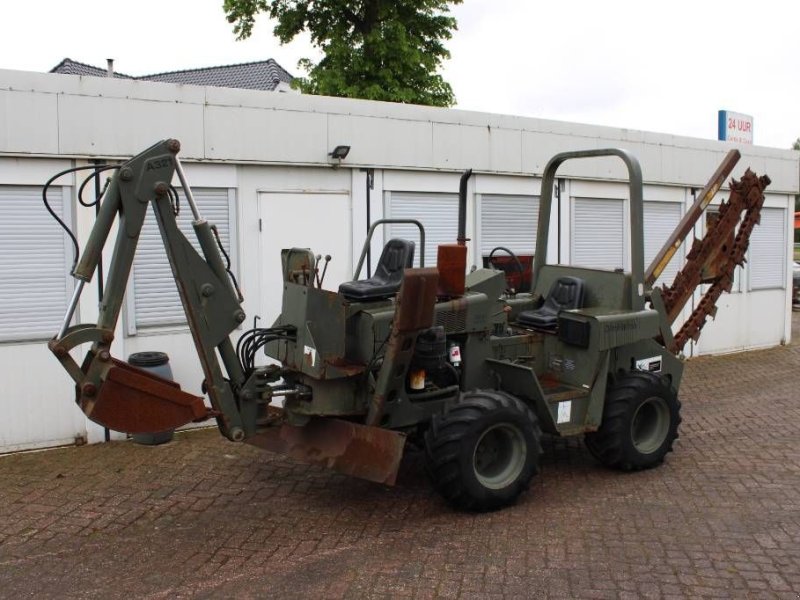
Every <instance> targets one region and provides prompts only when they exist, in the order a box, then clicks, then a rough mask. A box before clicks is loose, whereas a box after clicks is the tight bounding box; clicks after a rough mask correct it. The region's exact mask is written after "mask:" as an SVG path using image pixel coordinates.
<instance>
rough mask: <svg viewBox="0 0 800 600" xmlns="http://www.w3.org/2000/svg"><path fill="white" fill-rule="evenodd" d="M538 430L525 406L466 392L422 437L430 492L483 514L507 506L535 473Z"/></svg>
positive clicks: (498, 394) (486, 393) (488, 393)
mask: <svg viewBox="0 0 800 600" xmlns="http://www.w3.org/2000/svg"><path fill="white" fill-rule="evenodd" d="M541 453H542V447H541V430H540V428H539V422H538V420H537V419H536V416H535V415H534V414H533V412H532V411H531V409H530V408H528V407H527V406H526V405H525V404H524V403H523V402H522V401H520V400H518V399H517V398H515V397H514V396H511V395H509V394H506V393H504V392H498V391H490V390H478V391H474V392H467V393H465V394H463V395H462V396H461V401H460V402H459V403H458V404H456V405H455V406H453V407H452V408H450V409H449V410H448V411H447V412H445V414H443V415H441V416H434V417H433V419H432V420H431V426H430V428H429V429H428V431H427V432H426V433H425V455H426V459H427V467H428V473H429V475H430V477H431V481H432V482H433V486H434V488H436V490H437V491H438V492H439V493H440V494H441V495H442V496H443V497H444V499H445V500H446V501H447V502H448V503H449V504H451V505H452V506H454V507H456V508H459V509H464V510H473V511H487V510H494V509H498V508H501V507H503V506H507V505H509V504H512V503H513V502H515V501H516V500H517V498H518V497H519V495H520V494H521V493H522V492H524V491H525V490H526V489H527V488H528V485H529V483H530V480H531V479H532V478H533V476H534V475H535V474H536V473H537V472H538V470H539V456H540V455H541Z"/></svg>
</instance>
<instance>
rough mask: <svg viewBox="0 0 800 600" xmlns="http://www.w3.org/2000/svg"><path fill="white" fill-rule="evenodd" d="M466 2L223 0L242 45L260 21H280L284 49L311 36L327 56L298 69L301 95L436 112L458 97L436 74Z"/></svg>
mask: <svg viewBox="0 0 800 600" xmlns="http://www.w3.org/2000/svg"><path fill="white" fill-rule="evenodd" d="M461 1H462V0H224V5H223V8H224V10H225V14H226V16H227V19H228V22H229V23H232V24H233V32H234V33H235V34H236V36H237V39H245V38H247V37H249V36H250V34H251V33H252V31H253V26H254V24H255V17H256V15H258V14H259V13H265V14H267V15H269V16H270V17H272V18H273V19H275V20H276V21H277V24H276V25H275V28H274V30H273V32H274V34H275V36H276V37H277V38H278V39H279V40H280V41H281V43H287V42H290V41H291V40H292V39H294V37H295V36H296V35H298V34H299V33H301V32H303V31H308V32H309V34H310V35H311V42H312V44H314V46H315V47H317V48H319V49H320V50H321V51H322V53H323V58H322V59H321V60H320V61H319V62H318V63H314V62H312V61H311V60H309V59H307V58H304V59H302V60H301V61H300V62H299V66H300V67H302V68H303V69H305V70H306V72H307V77H302V78H298V79H296V80H295V82H296V83H295V86H296V87H298V88H299V89H300V91H302V92H304V93H309V94H322V95H326V96H345V97H350V98H366V99H369V100H386V101H390V102H405V103H412V104H427V105H432V106H451V105H452V104H453V103H454V102H455V97H454V96H453V90H452V88H451V87H450V84H448V83H447V82H446V81H444V79H443V78H442V76H441V75H439V74H438V73H437V72H436V71H437V69H438V68H439V67H440V66H441V64H442V61H443V60H445V59H447V58H449V56H450V53H449V52H448V51H447V49H446V48H445V47H444V41H446V40H448V39H450V37H451V36H452V31H453V30H454V29H456V20H455V18H454V17H452V16H450V14H449V5H450V4H460V3H461Z"/></svg>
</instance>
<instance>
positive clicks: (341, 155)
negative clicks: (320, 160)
mask: <svg viewBox="0 0 800 600" xmlns="http://www.w3.org/2000/svg"><path fill="white" fill-rule="evenodd" d="M349 153H350V146H336V148H334V149H333V150H332V151H331V152H330V154H328V156H330V157H331V158H335V159H337V160H344V159H345V158H347V155H348V154H349Z"/></svg>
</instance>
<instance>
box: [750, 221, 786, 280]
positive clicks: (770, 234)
mask: <svg viewBox="0 0 800 600" xmlns="http://www.w3.org/2000/svg"><path fill="white" fill-rule="evenodd" d="M787 249H788V244H787V241H786V211H785V210H784V209H782V208H762V209H761V224H759V225H756V226H755V228H754V229H753V233H752V234H751V235H750V258H749V260H748V264H749V268H750V289H751V290H764V289H778V288H779V289H783V288H785V287H786V251H787Z"/></svg>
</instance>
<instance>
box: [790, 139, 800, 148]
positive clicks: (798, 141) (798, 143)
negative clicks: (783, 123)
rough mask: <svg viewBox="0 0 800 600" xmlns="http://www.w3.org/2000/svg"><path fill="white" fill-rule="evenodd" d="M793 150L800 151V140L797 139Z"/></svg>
mask: <svg viewBox="0 0 800 600" xmlns="http://www.w3.org/2000/svg"><path fill="white" fill-rule="evenodd" d="M792 150H800V138H797V139H796V140H795V141H794V144H792Z"/></svg>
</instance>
